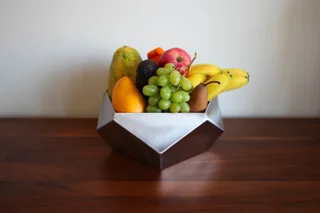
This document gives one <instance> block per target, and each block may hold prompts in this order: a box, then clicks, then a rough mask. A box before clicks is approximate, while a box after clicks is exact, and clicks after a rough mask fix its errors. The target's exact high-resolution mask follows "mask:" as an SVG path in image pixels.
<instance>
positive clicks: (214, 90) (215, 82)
mask: <svg viewBox="0 0 320 213" xmlns="http://www.w3.org/2000/svg"><path fill="white" fill-rule="evenodd" d="M229 79H230V74H228V73H222V74H219V75H216V76H214V77H212V78H210V79H209V80H207V81H206V82H205V83H204V84H205V85H206V86H207V88H208V101H211V100H212V99H214V98H215V97H216V96H217V95H218V94H219V93H221V92H222V90H223V89H224V88H225V87H226V86H227V84H228V82H229Z"/></svg>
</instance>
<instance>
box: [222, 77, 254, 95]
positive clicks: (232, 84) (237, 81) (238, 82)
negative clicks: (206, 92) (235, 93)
mask: <svg viewBox="0 0 320 213" xmlns="http://www.w3.org/2000/svg"><path fill="white" fill-rule="evenodd" d="M248 82H249V76H243V75H232V77H231V78H230V79H229V83H228V84H227V86H226V87H225V88H224V89H223V90H222V92H226V91H229V90H234V89H238V88H241V87H243V86H245V85H246V84H247V83H248Z"/></svg>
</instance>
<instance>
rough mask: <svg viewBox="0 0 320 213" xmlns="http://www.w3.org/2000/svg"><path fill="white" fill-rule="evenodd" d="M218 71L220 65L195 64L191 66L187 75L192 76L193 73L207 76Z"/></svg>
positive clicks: (216, 73)
mask: <svg viewBox="0 0 320 213" xmlns="http://www.w3.org/2000/svg"><path fill="white" fill-rule="evenodd" d="M220 73H221V69H220V67H218V66H216V65H214V64H195V65H192V66H191V68H190V71H189V73H188V76H192V75H194V74H203V75H205V76H207V77H213V76H215V75H218V74H220Z"/></svg>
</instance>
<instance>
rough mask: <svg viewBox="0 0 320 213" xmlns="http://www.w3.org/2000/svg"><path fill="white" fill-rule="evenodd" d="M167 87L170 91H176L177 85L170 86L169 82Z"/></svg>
mask: <svg viewBox="0 0 320 213" xmlns="http://www.w3.org/2000/svg"><path fill="white" fill-rule="evenodd" d="M169 88H170V89H171V92H176V91H177V87H175V86H172V85H171V84H169Z"/></svg>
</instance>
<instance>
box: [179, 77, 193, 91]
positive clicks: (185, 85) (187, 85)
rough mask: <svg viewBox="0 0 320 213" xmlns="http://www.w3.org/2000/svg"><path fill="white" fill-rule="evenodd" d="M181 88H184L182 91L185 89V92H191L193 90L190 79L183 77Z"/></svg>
mask: <svg viewBox="0 0 320 213" xmlns="http://www.w3.org/2000/svg"><path fill="white" fill-rule="evenodd" d="M180 86H181V87H182V89H184V90H185V91H188V90H191V89H192V83H191V81H190V80H189V79H187V78H186V77H182V78H181V81H180Z"/></svg>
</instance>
